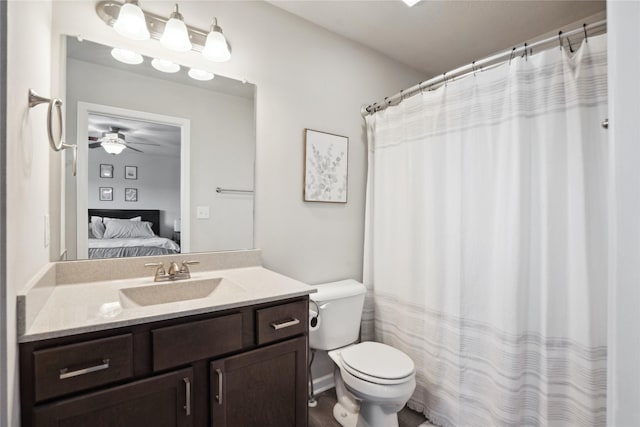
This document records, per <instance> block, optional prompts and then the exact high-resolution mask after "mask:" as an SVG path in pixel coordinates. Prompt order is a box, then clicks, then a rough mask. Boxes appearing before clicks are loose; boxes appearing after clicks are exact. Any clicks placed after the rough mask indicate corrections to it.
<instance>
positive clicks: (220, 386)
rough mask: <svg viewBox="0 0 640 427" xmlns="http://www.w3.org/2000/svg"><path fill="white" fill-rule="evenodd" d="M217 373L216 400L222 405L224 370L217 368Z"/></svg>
mask: <svg viewBox="0 0 640 427" xmlns="http://www.w3.org/2000/svg"><path fill="white" fill-rule="evenodd" d="M216 374H217V375H218V394H216V402H218V404H219V405H222V371H221V370H220V369H216Z"/></svg>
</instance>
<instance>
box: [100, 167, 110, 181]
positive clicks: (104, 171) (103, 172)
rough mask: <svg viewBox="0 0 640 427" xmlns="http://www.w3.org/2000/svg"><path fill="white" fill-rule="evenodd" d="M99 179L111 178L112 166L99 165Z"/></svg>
mask: <svg viewBox="0 0 640 427" xmlns="http://www.w3.org/2000/svg"><path fill="white" fill-rule="evenodd" d="M100 178H113V165H105V164H101V165H100Z"/></svg>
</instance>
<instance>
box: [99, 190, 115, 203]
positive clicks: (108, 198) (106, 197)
mask: <svg viewBox="0 0 640 427" xmlns="http://www.w3.org/2000/svg"><path fill="white" fill-rule="evenodd" d="M98 193H99V197H100V201H101V202H112V201H113V187H99V188H98Z"/></svg>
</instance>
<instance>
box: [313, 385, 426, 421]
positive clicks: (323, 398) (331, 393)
mask: <svg viewBox="0 0 640 427" xmlns="http://www.w3.org/2000/svg"><path fill="white" fill-rule="evenodd" d="M316 400H317V401H318V406H316V407H315V408H309V427H340V424H339V423H338V422H337V421H336V420H335V419H334V418H333V405H335V404H336V390H335V389H334V388H332V389H330V390H327V391H325V392H322V393H320V394H318V395H317V396H316ZM425 421H426V418H425V417H424V415H422V414H419V413H418V412H414V411H412V410H411V409H409V408H407V407H405V408H404V409H403V410H402V411H400V413H398V424H400V427H417V426H419V425H420V424H422V423H424V422H425Z"/></svg>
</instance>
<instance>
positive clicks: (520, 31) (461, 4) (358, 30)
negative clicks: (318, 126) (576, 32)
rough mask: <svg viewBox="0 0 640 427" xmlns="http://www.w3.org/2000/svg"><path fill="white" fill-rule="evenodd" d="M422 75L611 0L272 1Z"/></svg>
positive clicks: (558, 24)
mask: <svg viewBox="0 0 640 427" xmlns="http://www.w3.org/2000/svg"><path fill="white" fill-rule="evenodd" d="M270 3H271V4H273V5H274V6H277V7H279V8H281V9H284V10H286V11H288V12H290V13H292V14H294V15H297V16H299V17H301V18H304V19H306V20H307V21H310V22H312V23H314V24H317V25H319V26H321V27H323V28H326V29H327V30H329V31H331V32H333V33H337V34H339V35H341V36H344V37H346V38H348V39H351V40H353V41H355V42H358V43H361V44H363V45H365V46H368V47H370V48H372V49H374V50H376V51H378V52H380V53H382V54H384V55H386V56H388V57H390V58H393V59H394V60H396V61H398V62H400V63H403V64H405V65H408V66H409V67H411V68H413V69H415V70H418V71H420V72H422V73H423V74H424V75H425V78H430V77H433V76H435V75H438V74H442V73H444V72H447V71H449V70H452V69H454V68H457V67H459V66H461V65H464V64H469V63H471V62H472V61H475V60H478V59H482V58H484V57H486V56H488V55H490V54H493V53H497V52H499V51H502V50H506V49H509V48H511V47H513V46H516V45H520V44H521V43H524V42H525V41H531V40H532V39H535V38H537V37H539V36H540V35H542V34H545V33H548V32H550V31H554V30H555V31H557V30H559V29H562V28H563V27H564V26H566V25H567V24H571V23H574V22H578V21H581V20H583V19H584V18H586V17H589V16H592V15H594V14H597V13H600V12H603V11H604V10H605V9H606V2H605V1H604V0H594V1H560V0H538V1H524V0H523V1H519V0H511V1H507V0H501V1H498V0H494V1H481V0H471V1H469V0H467V1H456V0H448V1H442V0H441V1H432V0H423V1H422V2H420V3H418V4H417V5H415V6H413V7H408V6H406V5H405V4H404V3H403V2H402V1H400V0H377V1H370V0H350V1H338V0H298V1H291V0H287V1H285V0H271V1H270Z"/></svg>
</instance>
